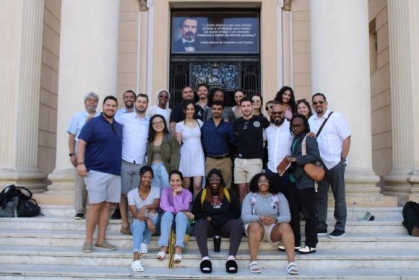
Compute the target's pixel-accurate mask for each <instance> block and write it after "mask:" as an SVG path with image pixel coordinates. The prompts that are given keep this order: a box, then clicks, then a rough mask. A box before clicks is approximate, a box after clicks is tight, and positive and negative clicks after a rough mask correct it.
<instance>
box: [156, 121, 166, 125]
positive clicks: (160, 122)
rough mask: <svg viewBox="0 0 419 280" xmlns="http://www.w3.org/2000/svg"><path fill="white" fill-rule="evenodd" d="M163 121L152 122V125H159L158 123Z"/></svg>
mask: <svg viewBox="0 0 419 280" xmlns="http://www.w3.org/2000/svg"><path fill="white" fill-rule="evenodd" d="M163 123H164V121H159V122H153V125H160V124H163Z"/></svg>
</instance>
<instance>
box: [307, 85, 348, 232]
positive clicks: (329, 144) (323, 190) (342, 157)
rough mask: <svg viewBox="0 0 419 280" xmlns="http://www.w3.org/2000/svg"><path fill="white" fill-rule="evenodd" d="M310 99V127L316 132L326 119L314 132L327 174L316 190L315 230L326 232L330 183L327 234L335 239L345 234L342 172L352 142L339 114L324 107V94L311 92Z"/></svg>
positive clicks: (346, 126)
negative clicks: (330, 220) (331, 201)
mask: <svg viewBox="0 0 419 280" xmlns="http://www.w3.org/2000/svg"><path fill="white" fill-rule="evenodd" d="M312 102H313V109H314V111H315V112H316V114H315V115H313V116H311V117H310V119H309V124H310V129H311V131H312V132H313V133H315V134H316V135H317V134H318V131H319V129H320V127H321V126H322V124H323V122H325V121H326V120H327V119H328V120H327V123H325V125H324V127H323V129H322V130H321V132H320V135H318V136H317V143H318V144H319V150H320V157H321V159H322V162H323V165H324V167H325V169H326V176H325V178H324V179H323V181H322V182H321V183H320V186H319V189H318V191H317V203H316V208H317V219H318V222H317V232H318V234H325V233H327V224H326V219H327V192H328V190H329V185H330V186H331V188H332V192H333V197H334V199H335V213H334V216H335V219H336V224H335V229H334V230H333V231H332V232H331V233H330V234H329V237H330V238H334V239H336V238H340V237H343V236H345V226H346V216H347V209H346V197H345V177H344V175H345V167H346V157H347V156H348V153H349V147H350V145H351V130H350V129H349V126H348V124H347V122H346V120H345V119H344V118H343V116H342V115H341V114H339V113H337V112H333V113H332V111H330V110H329V109H327V105H328V103H327V100H326V96H325V95H324V94H322V93H316V94H314V95H313V97H312ZM331 113H332V114H331Z"/></svg>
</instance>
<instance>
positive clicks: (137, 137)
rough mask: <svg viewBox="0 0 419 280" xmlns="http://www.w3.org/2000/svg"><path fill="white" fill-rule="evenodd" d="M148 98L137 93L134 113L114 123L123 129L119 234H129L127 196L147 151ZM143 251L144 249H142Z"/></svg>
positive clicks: (137, 177)
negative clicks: (120, 222)
mask: <svg viewBox="0 0 419 280" xmlns="http://www.w3.org/2000/svg"><path fill="white" fill-rule="evenodd" d="M147 107H148V96H147V95H146V94H143V93H139V94H138V96H137V98H136V99H135V105H134V108H135V112H133V113H128V114H122V115H121V116H119V117H118V118H116V121H117V122H118V123H120V124H121V125H122V127H123V134H122V162H121V202H120V203H119V210H120V212H121V220H122V227H121V230H120V232H121V233H124V234H131V231H130V228H129V222H128V201H127V194H128V192H129V191H130V190H132V189H135V188H137V187H138V185H139V183H140V168H141V167H142V166H143V165H144V163H145V155H146V151H147V140H148V127H149V122H150V119H149V118H148V117H147V116H146V114H145V113H146V110H147ZM144 250H145V249H144Z"/></svg>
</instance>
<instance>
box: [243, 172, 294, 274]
mask: <svg viewBox="0 0 419 280" xmlns="http://www.w3.org/2000/svg"><path fill="white" fill-rule="evenodd" d="M270 182H273V180H272V179H270V176H269V175H267V174H264V173H258V174H256V175H255V176H254V177H253V178H252V180H251V181H250V184H249V189H250V192H249V193H248V194H247V195H246V197H245V199H244V201H243V205H242V215H241V218H242V220H243V222H244V224H245V225H244V227H245V232H246V234H247V236H248V243H249V251H250V259H251V262H250V272H251V273H260V272H261V268H260V266H259V264H258V262H257V254H258V250H259V245H260V242H262V241H268V242H271V243H274V244H275V243H279V242H280V241H282V243H283V244H284V246H285V250H286V253H287V257H288V266H287V271H288V273H289V274H298V268H297V265H296V264H295V263H294V233H293V232H292V229H291V226H290V225H289V222H290V221H291V214H290V209H289V205H288V201H287V199H286V198H285V196H284V195H283V194H282V193H279V192H278V190H277V188H276V186H274V185H273V184H272V183H270Z"/></svg>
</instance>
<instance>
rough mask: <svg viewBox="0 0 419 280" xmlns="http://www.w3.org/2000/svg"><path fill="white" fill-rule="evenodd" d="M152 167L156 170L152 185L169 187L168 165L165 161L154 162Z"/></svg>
mask: <svg viewBox="0 0 419 280" xmlns="http://www.w3.org/2000/svg"><path fill="white" fill-rule="evenodd" d="M151 168H152V169H153V172H154V178H153V181H151V186H152V187H159V188H160V189H162V188H168V187H170V184H169V174H168V173H167V170H166V167H165V166H164V163H163V162H152V163H151Z"/></svg>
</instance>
